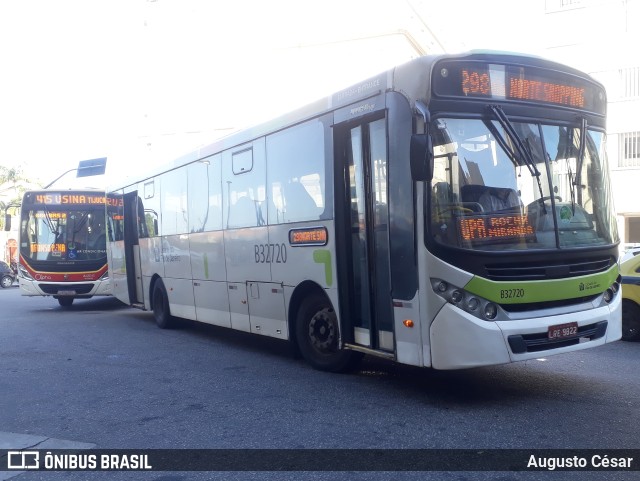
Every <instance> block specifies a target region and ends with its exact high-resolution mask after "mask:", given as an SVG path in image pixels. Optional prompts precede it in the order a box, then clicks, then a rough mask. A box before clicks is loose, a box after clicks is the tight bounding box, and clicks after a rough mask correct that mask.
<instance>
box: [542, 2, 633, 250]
mask: <svg viewBox="0 0 640 481" xmlns="http://www.w3.org/2000/svg"><path fill="white" fill-rule="evenodd" d="M639 23H640V0H545V5H544V21H543V25H544V28H543V29H541V30H542V31H544V32H545V36H544V41H545V42H546V52H547V54H548V55H547V56H548V57H550V58H552V59H555V60H558V61H561V62H563V63H567V64H569V65H572V66H574V67H576V68H579V69H580V70H583V71H586V72H588V73H590V74H591V75H593V77H595V78H596V79H598V80H599V81H600V82H602V83H603V84H604V85H605V87H606V89H607V97H608V120H607V138H608V147H607V153H608V157H609V165H610V167H611V175H612V183H613V195H614V202H615V207H616V212H617V215H618V228H619V232H620V240H621V242H622V246H623V248H625V247H629V246H630V245H640V194H639V191H640V115H638V113H639V112H640V54H639V53H638V45H640V30H639V29H638V27H637V26H638V24H639Z"/></svg>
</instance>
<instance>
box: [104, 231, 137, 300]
mask: <svg viewBox="0 0 640 481" xmlns="http://www.w3.org/2000/svg"><path fill="white" fill-rule="evenodd" d="M108 246H109V249H108V250H107V253H108V256H109V257H108V262H109V277H110V278H111V292H112V294H113V295H114V296H115V297H116V298H118V299H120V300H121V301H122V302H124V303H125V304H130V303H131V301H130V299H129V289H128V288H127V269H126V267H125V259H124V241H116V242H109V243H108Z"/></svg>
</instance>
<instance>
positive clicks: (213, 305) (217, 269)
mask: <svg viewBox="0 0 640 481" xmlns="http://www.w3.org/2000/svg"><path fill="white" fill-rule="evenodd" d="M189 245H190V247H191V272H192V273H193V279H194V280H193V297H194V301H195V305H196V319H197V320H198V321H200V322H206V323H207V324H213V325H216V326H222V327H231V315H230V313H229V295H228V294H227V291H228V288H227V275H226V266H225V257H224V238H223V234H222V231H217V232H203V233H196V234H190V235H189Z"/></svg>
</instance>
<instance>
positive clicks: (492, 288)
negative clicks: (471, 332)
mask: <svg viewBox="0 0 640 481" xmlns="http://www.w3.org/2000/svg"><path fill="white" fill-rule="evenodd" d="M617 277H618V265H617V264H616V265H615V266H613V267H611V268H610V269H609V270H608V271H606V272H601V273H599V274H590V275H586V276H580V277H572V278H570V279H549V280H542V281H522V282H499V281H490V280H488V279H483V278H482V277H478V276H475V277H474V278H473V279H471V280H470V281H469V283H468V284H467V285H466V286H465V287H464V289H465V290H466V291H467V292H470V293H471V294H475V295H477V296H481V297H484V298H485V299H487V300H489V301H492V302H495V303H497V304H526V303H530V302H545V301H559V300H563V299H573V298H577V297H583V296H591V295H595V294H600V293H602V292H604V291H605V290H606V289H607V288H608V287H609V286H610V285H611V284H613V283H614V282H615V280H616V278H617Z"/></svg>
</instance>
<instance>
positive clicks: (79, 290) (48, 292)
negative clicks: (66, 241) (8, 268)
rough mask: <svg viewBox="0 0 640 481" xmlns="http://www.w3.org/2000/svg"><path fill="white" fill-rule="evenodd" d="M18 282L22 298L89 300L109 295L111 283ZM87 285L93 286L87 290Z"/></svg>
mask: <svg viewBox="0 0 640 481" xmlns="http://www.w3.org/2000/svg"><path fill="white" fill-rule="evenodd" d="M18 281H19V284H20V291H21V294H22V295H23V296H56V297H62V296H69V297H76V298H83V297H84V298H89V297H93V296H110V295H111V282H110V281H109V279H104V280H98V281H92V282H68V283H64V284H61V283H53V282H39V281H35V280H31V279H26V278H24V277H18ZM87 284H93V286H92V287H91V289H89V290H87V288H86V286H87ZM74 293H75V294H74Z"/></svg>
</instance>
